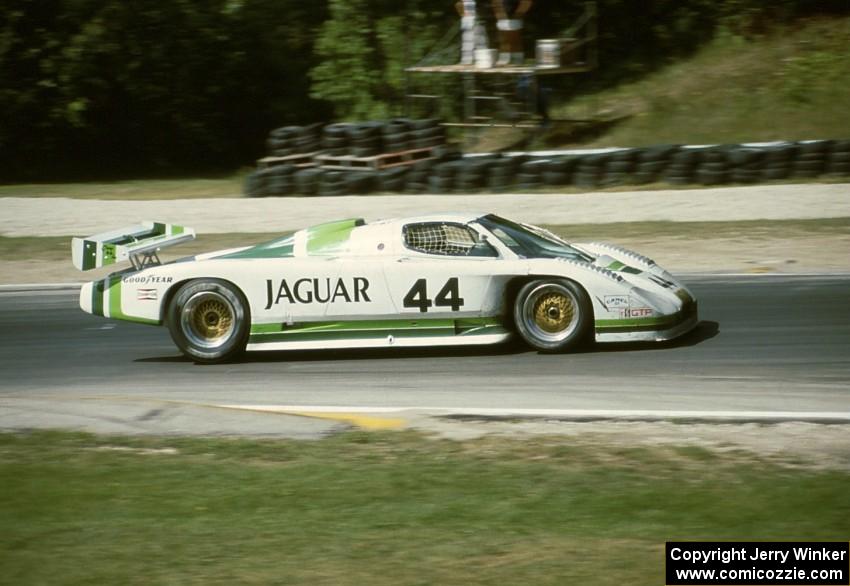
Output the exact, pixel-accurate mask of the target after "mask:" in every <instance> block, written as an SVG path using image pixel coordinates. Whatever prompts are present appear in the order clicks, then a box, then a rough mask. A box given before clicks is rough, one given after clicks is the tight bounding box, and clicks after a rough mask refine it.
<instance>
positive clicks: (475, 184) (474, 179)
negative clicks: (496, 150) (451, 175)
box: [455, 155, 498, 193]
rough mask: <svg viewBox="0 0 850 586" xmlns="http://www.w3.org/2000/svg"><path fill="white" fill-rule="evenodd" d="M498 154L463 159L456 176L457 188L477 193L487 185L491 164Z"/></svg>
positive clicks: (464, 191) (465, 191)
mask: <svg viewBox="0 0 850 586" xmlns="http://www.w3.org/2000/svg"><path fill="white" fill-rule="evenodd" d="M497 159H498V155H496V156H491V155H485V156H481V157H470V158H467V159H463V162H462V164H460V165H459V166H458V169H457V175H456V177H455V189H457V191H460V192H462V193H475V192H478V191H481V190H483V189H484V188H485V187H487V177H488V172H489V170H490V166H491V165H492V164H493V162H494V161H495V160H497Z"/></svg>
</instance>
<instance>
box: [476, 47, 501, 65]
mask: <svg viewBox="0 0 850 586" xmlns="http://www.w3.org/2000/svg"><path fill="white" fill-rule="evenodd" d="M497 52H498V51H496V49H475V67H477V68H478V69H490V68H491V67H493V65H495V63H496V53H497Z"/></svg>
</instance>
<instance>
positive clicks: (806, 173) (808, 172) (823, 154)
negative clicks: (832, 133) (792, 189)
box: [791, 140, 832, 179]
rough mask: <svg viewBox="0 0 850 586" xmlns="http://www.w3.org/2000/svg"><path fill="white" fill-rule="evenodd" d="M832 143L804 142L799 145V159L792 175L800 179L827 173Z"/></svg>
mask: <svg viewBox="0 0 850 586" xmlns="http://www.w3.org/2000/svg"><path fill="white" fill-rule="evenodd" d="M831 146H832V141H829V140H804V141H801V142H798V143H797V147H798V149H799V150H798V151H797V157H796V158H795V159H794V164H793V165H792V167H791V174H792V176H794V177H798V178H806V179H808V178H812V177H817V176H819V175H822V174H823V173H824V172H825V171H826V163H827V160H829V158H830V151H831V148H830V147H831Z"/></svg>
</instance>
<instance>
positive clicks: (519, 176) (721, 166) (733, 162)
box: [244, 118, 850, 197]
mask: <svg viewBox="0 0 850 586" xmlns="http://www.w3.org/2000/svg"><path fill="white" fill-rule="evenodd" d="M303 136H304V132H303V131H302V130H299V127H284V128H279V129H277V130H275V131H274V132H273V133H272V136H271V137H270V139H269V142H270V145H272V140H273V139H274V140H277V141H285V140H293V138H292V137H294V140H295V141H296V142H295V143H294V144H295V146H294V147H287V148H299V147H298V145H299V144H301V146H302V148H303V147H304V145H305V144H306V140H305V139H303V138H300V137H303ZM321 136H322V138H321V143H322V145H323V146H325V145H327V146H326V148H346V149H350V148H352V146H351V145H355V146H354V147H353V148H358V149H367V150H369V149H378V148H387V146H392V147H393V148H401V147H402V146H403V145H407V146H416V145H420V144H433V143H436V141H441V142H439V143H438V144H439V145H440V146H438V147H436V148H434V151H433V158H430V159H426V160H422V161H416V162H415V163H412V164H409V165H405V166H400V167H392V168H389V169H380V170H374V171H368V170H362V169H358V170H355V169H352V170H349V171H341V170H334V171H330V170H323V169H320V168H312V169H298V168H297V167H295V166H294V165H279V166H275V167H270V168H266V169H258V170H257V171H256V172H254V173H252V174H251V175H249V176H248V177H247V178H246V180H245V187H244V189H245V194H246V195H248V196H249V197H261V196H265V195H315V194H321V195H342V194H367V193H375V192H392V193H409V194H418V193H434V194H449V193H476V192H488V193H504V192H514V191H531V190H538V189H553V188H564V187H572V188H577V189H581V190H594V189H599V188H604V187H610V186H618V185H646V184H654V183H666V184H669V185H704V186H716V185H736V184H741V185H747V184H754V183H762V182H770V181H783V180H789V179H791V180H793V179H799V180H808V179H812V178H816V177H829V178H841V177H848V178H850V140H805V141H798V142H772V143H746V144H723V145H655V146H649V147H641V148H628V149H604V150H602V149H600V150H596V151H578V150H576V151H553V152H548V153H505V154H486V155H467V156H463V155H462V154H461V153H460V152H459V151H457V150H456V149H454V148H452V147H451V146H449V145H447V144H446V143H445V133H444V131H443V129H442V127H440V126H439V123H438V122H437V121H436V120H431V119H425V120H410V119H404V118H397V119H393V120H388V121H386V122H367V123H362V124H332V125H330V126H326V127H324V130H323V132H322V135H321ZM299 138H300V140H301V141H302V142H301V143H299V142H298V140H299ZM343 140H344V141H347V142H345V146H343V143H342V141H343ZM280 144H281V143H280V142H276V143H274V146H275V148H278V147H279V146H280ZM377 145H380V146H377ZM358 152H365V151H362V150H361V151H358Z"/></svg>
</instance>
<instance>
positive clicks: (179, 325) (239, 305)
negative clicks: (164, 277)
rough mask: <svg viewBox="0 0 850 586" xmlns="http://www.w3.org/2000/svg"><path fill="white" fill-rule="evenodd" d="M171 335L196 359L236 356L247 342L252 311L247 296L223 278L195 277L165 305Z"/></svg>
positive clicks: (210, 360)
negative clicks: (166, 306)
mask: <svg viewBox="0 0 850 586" xmlns="http://www.w3.org/2000/svg"><path fill="white" fill-rule="evenodd" d="M166 312H167V314H166V323H167V325H168V331H169V332H170V333H171V339H172V340H174V343H175V344H177V347H178V348H179V349H180V351H181V352H182V353H183V354H184V355H185V356H187V357H188V358H191V359H192V360H194V361H195V362H197V363H201V364H217V363H221V362H227V361H230V360H233V359H234V358H236V357H237V356H239V355H240V354H241V353H242V352H243V351H244V350H245V346H246V345H247V344H248V336H249V334H250V331H251V328H250V324H251V315H250V310H249V308H248V302H247V301H246V300H245V296H244V295H243V294H242V292H241V291H240V290H239V289H237V288H236V287H235V286H234V285H232V284H231V283H228V282H227V281H222V280H220V279H196V280H194V281H189V282H188V283H186V284H185V285H183V286H182V287H180V289H179V290H178V291H177V293H176V294H175V295H174V297H173V298H172V299H171V302H170V303H169V305H168V308H167V309H166Z"/></svg>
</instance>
